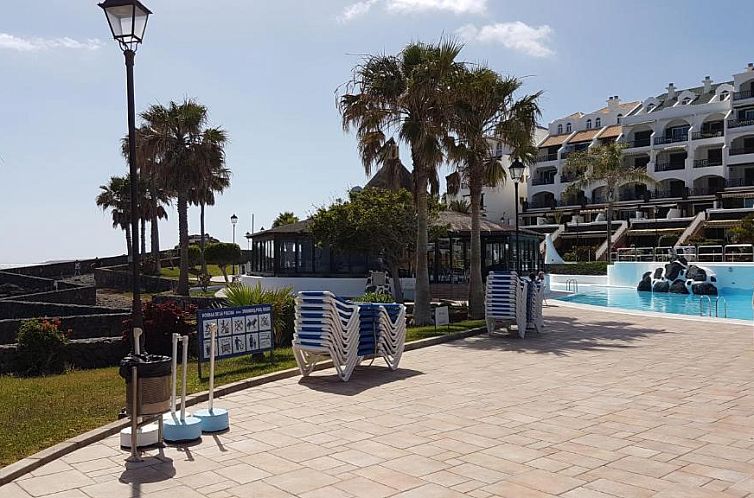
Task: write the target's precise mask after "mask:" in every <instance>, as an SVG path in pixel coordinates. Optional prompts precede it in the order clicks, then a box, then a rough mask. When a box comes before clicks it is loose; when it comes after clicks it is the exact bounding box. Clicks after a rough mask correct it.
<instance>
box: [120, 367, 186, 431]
mask: <svg viewBox="0 0 754 498" xmlns="http://www.w3.org/2000/svg"><path fill="white" fill-rule="evenodd" d="M172 361H173V360H172V359H171V358H170V357H169V356H162V355H156V354H134V353H131V354H129V355H128V356H126V357H125V358H123V359H122V360H121V361H120V370H119V373H120V376H121V377H123V378H124V379H125V380H126V413H128V414H129V415H134V414H132V413H131V412H132V411H133V410H132V407H133V386H132V385H131V382H132V379H131V376H132V373H131V372H132V369H133V367H136V375H137V386H136V388H137V399H136V401H137V411H138V413H136V414H135V415H136V416H139V417H141V416H144V415H159V414H161V413H165V412H166V411H168V410H169V409H170V393H171V390H170V378H171V365H172Z"/></svg>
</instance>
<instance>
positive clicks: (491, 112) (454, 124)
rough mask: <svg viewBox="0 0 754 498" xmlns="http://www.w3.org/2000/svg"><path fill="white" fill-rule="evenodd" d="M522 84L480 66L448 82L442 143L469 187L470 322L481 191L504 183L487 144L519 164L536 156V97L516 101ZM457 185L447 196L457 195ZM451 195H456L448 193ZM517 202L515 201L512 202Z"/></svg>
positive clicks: (476, 308) (478, 283) (480, 294)
mask: <svg viewBox="0 0 754 498" xmlns="http://www.w3.org/2000/svg"><path fill="white" fill-rule="evenodd" d="M522 84H523V83H522V81H521V80H519V79H517V78H513V77H502V76H500V75H499V74H498V73H496V72H495V71H493V70H491V69H489V68H486V67H484V66H474V67H470V68H467V69H465V70H464V71H459V72H458V73H456V75H455V78H454V79H453V80H452V85H451V87H452V88H453V90H454V92H453V95H454V99H453V102H452V104H453V105H452V106H451V107H450V112H451V116H450V118H449V122H450V128H451V130H452V132H453V134H454V136H453V137H449V139H448V143H447V149H448V159H449V161H450V162H451V163H452V164H453V165H455V167H456V171H457V172H458V173H459V175H460V177H461V178H460V179H462V181H463V182H464V183H467V184H468V186H469V197H470V201H469V204H470V205H471V258H470V259H471V268H470V275H469V317H470V318H472V319H479V318H483V317H484V286H483V284H482V242H481V234H480V218H481V214H480V209H481V202H482V188H483V187H484V186H488V187H496V186H498V185H500V184H502V183H503V182H504V181H505V179H506V172H505V168H504V167H503V165H502V163H501V162H500V160H499V159H498V158H497V157H496V156H495V155H494V154H493V153H492V149H491V147H490V142H489V141H490V139H491V138H493V137H494V140H495V141H497V142H501V143H502V144H504V145H506V146H507V148H508V149H509V151H510V153H511V156H513V157H518V158H519V159H520V160H522V161H523V162H524V163H526V162H532V161H533V159H534V157H535V155H536V148H535V145H534V131H535V129H536V126H537V119H538V118H539V116H540V115H541V113H540V110H539V104H538V99H539V96H540V94H541V92H538V93H535V94H533V95H524V96H522V97H520V98H518V97H517V95H516V94H517V92H518V91H519V90H520V89H521V86H522ZM457 183H458V182H451V184H450V185H449V190H448V192H449V193H450V194H456V193H458V192H457V187H458V185H457ZM452 190H455V192H453V191H452ZM516 202H518V199H516Z"/></svg>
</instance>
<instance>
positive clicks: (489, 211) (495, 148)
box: [446, 128, 548, 225]
mask: <svg viewBox="0 0 754 498" xmlns="http://www.w3.org/2000/svg"><path fill="white" fill-rule="evenodd" d="M547 134H548V133H547V130H546V129H545V128H537V129H536V130H535V132H534V137H535V141H536V143H539V142H541V141H542V140H544V138H545V137H546V136H547ZM489 143H490V148H491V150H492V153H493V154H494V156H495V157H497V158H498V159H499V160H500V162H501V164H502V166H503V167H504V168H505V170H506V172H507V171H508V167H509V166H510V165H511V162H512V159H511V156H510V151H509V150H508V148H507V147H505V146H504V145H503V144H502V143H501V142H500V141H498V140H494V139H489ZM446 181H447V182H453V181H459V180H458V173H451V174H450V175H447V176H446ZM527 188H528V181H526V182H521V183H520V184H519V186H518V196H519V211H521V209H522V206H523V204H524V202H525V201H526V199H527ZM514 189H515V187H514V185H513V182H512V181H511V180H506V181H505V182H504V183H503V184H501V185H498V186H497V187H484V188H483V189H482V206H481V208H482V209H481V213H482V216H483V217H484V218H486V219H488V220H490V221H494V222H496V223H504V224H507V225H514V224H515V212H516V211H515V209H516V205H515V192H514ZM470 198H471V197H470V194H469V187H468V185H467V184H466V183H465V182H463V181H461V187H460V189H459V191H458V193H457V194H456V195H450V194H446V202H447V203H448V204H449V203H450V202H452V201H454V200H465V201H466V202H469V201H470Z"/></svg>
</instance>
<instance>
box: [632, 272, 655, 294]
mask: <svg viewBox="0 0 754 498" xmlns="http://www.w3.org/2000/svg"><path fill="white" fill-rule="evenodd" d="M649 275H650V273H649V272H647V273H645V274H644V278H642V279H641V282H639V285H637V286H636V290H637V291H645V292H651V291H652V279H651V278H650V276H649Z"/></svg>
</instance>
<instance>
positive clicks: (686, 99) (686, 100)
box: [681, 97, 691, 105]
mask: <svg viewBox="0 0 754 498" xmlns="http://www.w3.org/2000/svg"><path fill="white" fill-rule="evenodd" d="M690 103H691V97H686V98H685V99H683V101H682V102H681V105H689V104H690Z"/></svg>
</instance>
